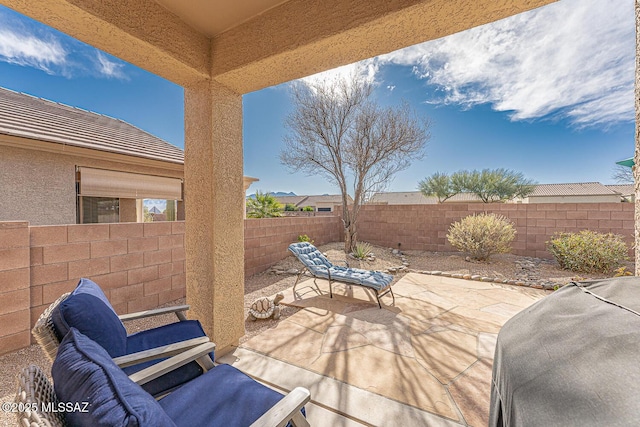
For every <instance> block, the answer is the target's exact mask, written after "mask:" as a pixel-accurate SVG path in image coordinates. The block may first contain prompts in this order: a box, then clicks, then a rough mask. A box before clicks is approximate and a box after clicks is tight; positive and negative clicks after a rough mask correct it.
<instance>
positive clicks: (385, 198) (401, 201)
mask: <svg viewBox="0 0 640 427" xmlns="http://www.w3.org/2000/svg"><path fill="white" fill-rule="evenodd" d="M633 200H635V197H634V188H633V185H603V184H600V183H599V182H579V183H570V184H540V185H536V187H535V190H534V191H533V193H532V194H531V195H529V196H528V197H525V198H524V199H522V200H514V201H512V202H510V203H598V202H600V203H603V202H604V203H619V202H628V201H633ZM456 202H458V203H459V202H463V203H471V202H482V200H480V199H479V198H478V197H477V196H475V195H474V194H471V193H461V194H456V195H455V196H453V197H451V198H450V199H447V200H446V201H445V202H444V203H456ZM369 203H376V204H388V205H433V204H437V203H438V198H437V197H434V196H430V197H426V196H425V195H423V194H422V193H421V192H420V191H405V192H388V193H387V192H380V193H376V194H374V195H373V197H372V198H371V200H370V201H369Z"/></svg>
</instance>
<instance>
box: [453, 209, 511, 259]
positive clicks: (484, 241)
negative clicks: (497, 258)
mask: <svg viewBox="0 0 640 427" xmlns="http://www.w3.org/2000/svg"><path fill="white" fill-rule="evenodd" d="M515 237H516V230H515V228H513V225H512V224H511V222H510V221H509V220H508V219H507V218H506V217H504V216H502V215H496V214H492V213H490V214H487V213H481V214H478V215H469V216H467V217H465V218H462V219H461V220H460V221H457V222H454V223H453V224H452V225H451V227H449V232H448V234H447V239H448V240H449V243H451V245H452V246H453V247H454V248H456V249H457V250H459V251H461V252H467V253H469V254H470V255H471V256H472V257H473V258H474V259H477V260H481V261H482V260H486V259H488V258H489V257H490V256H491V255H492V254H501V253H506V252H509V251H511V242H512V241H513V239H514V238H515Z"/></svg>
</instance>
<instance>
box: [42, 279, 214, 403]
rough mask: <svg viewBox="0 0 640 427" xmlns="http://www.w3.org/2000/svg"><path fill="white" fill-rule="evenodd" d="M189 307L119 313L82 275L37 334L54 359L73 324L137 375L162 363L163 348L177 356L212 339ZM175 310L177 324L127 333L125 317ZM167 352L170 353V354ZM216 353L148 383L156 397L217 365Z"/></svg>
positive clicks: (54, 305)
mask: <svg viewBox="0 0 640 427" xmlns="http://www.w3.org/2000/svg"><path fill="white" fill-rule="evenodd" d="M188 308H189V306H185V305H183V306H177V307H168V308H162V309H157V310H148V311H144V312H140V313H132V314H126V315H122V316H118V315H117V314H116V312H115V311H114V310H113V307H112V306H111V304H110V303H109V300H108V299H107V297H106V296H105V294H104V292H102V289H100V287H99V286H98V285H97V284H96V283H94V282H93V281H91V280H89V279H84V278H83V279H80V282H79V283H78V285H77V287H76V289H75V290H74V291H73V292H71V293H70V294H65V295H62V296H61V297H60V298H58V300H56V301H55V302H53V303H52V304H51V305H50V306H49V307H48V308H47V309H46V310H45V311H44V313H42V315H41V316H40V318H39V319H38V320H37V322H36V324H35V326H34V327H33V330H32V333H33V335H34V337H35V338H36V341H37V342H38V344H40V346H41V347H42V349H43V350H44V351H45V353H46V354H47V356H49V358H50V359H51V360H52V361H53V360H54V359H55V358H56V354H57V351H58V346H59V344H60V342H61V341H62V339H63V338H64V337H65V335H66V334H67V333H68V332H69V330H70V329H71V328H76V329H78V330H79V331H80V332H81V333H83V334H84V335H86V336H88V337H89V338H91V339H92V340H93V341H95V342H97V343H98V344H99V345H101V346H102V347H103V348H104V349H105V350H106V351H107V353H109V355H110V356H111V357H112V358H114V360H115V363H117V364H118V365H119V366H120V367H121V368H122V369H123V370H124V372H125V373H127V374H129V375H130V374H133V373H135V372H138V371H140V370H142V369H144V368H147V367H149V366H151V365H153V364H156V363H158V362H160V359H159V358H158V356H157V353H158V352H161V353H163V352H167V351H169V352H170V353H171V354H168V355H175V354H178V353H180V352H183V351H187V350H189V349H191V348H193V347H196V346H198V345H200V344H203V343H208V342H209V341H210V340H209V338H208V337H207V336H206V334H205V332H204V330H203V329H202V325H200V322H198V321H197V320H187V319H186V317H185V316H184V311H185V310H187V309H188ZM164 313H175V314H176V316H177V317H178V320H180V321H178V322H175V323H170V324H167V325H163V326H160V327H157V328H153V329H148V330H145V331H141V332H137V333H135V334H131V335H127V332H126V329H125V327H124V325H123V323H122V321H123V320H124V321H126V320H133V319H139V318H143V317H149V316H152V315H158V314H164ZM166 357H167V355H165V358H166ZM213 360H214V354H213V351H211V354H209V355H205V356H202V357H200V358H199V359H198V361H197V362H195V361H194V362H191V363H188V364H186V365H184V366H181V367H180V368H178V369H175V370H173V371H171V372H169V373H167V374H166V375H163V376H161V377H159V378H156V379H154V380H153V381H150V382H148V383H146V384H144V386H143V387H144V389H145V390H147V391H148V392H149V393H151V394H152V395H154V396H159V395H162V394H164V393H166V392H168V391H171V390H172V389H173V388H175V387H177V386H179V385H181V384H183V383H185V382H187V381H190V380H192V379H194V378H196V377H198V376H200V375H202V373H203V372H204V371H206V370H209V369H211V368H213V366H214V363H213Z"/></svg>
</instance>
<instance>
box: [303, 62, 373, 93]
mask: <svg viewBox="0 0 640 427" xmlns="http://www.w3.org/2000/svg"><path fill="white" fill-rule="evenodd" d="M379 68H380V61H378V59H377V58H372V59H365V60H364V61H360V62H354V63H353V64H348V65H344V66H342V67H338V68H334V69H332V70H327V71H323V72H321V73H317V74H313V75H311V76H308V77H304V78H302V79H300V80H301V81H302V82H304V83H306V84H307V85H309V86H313V85H315V84H319V83H327V84H331V83H333V82H335V81H336V80H339V79H344V78H351V77H352V76H355V78H356V79H357V80H364V81H367V82H375V79H376V74H377V73H378V70H379Z"/></svg>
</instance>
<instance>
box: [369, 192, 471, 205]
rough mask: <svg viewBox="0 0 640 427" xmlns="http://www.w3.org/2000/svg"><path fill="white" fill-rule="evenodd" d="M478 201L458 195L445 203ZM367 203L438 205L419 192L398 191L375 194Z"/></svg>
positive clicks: (431, 197) (431, 198)
mask: <svg viewBox="0 0 640 427" xmlns="http://www.w3.org/2000/svg"><path fill="white" fill-rule="evenodd" d="M479 201H480V199H479V198H478V197H477V196H476V195H474V194H471V193H460V194H456V195H455V196H453V197H451V198H450V199H447V200H446V201H445V203H452V202H479ZM369 203H387V204H389V205H434V204H436V203H438V198H437V197H433V196H430V197H426V196H425V195H423V194H422V193H421V192H420V191H398V192H388V193H387V192H381V193H376V194H374V195H373V197H372V198H371V201H370V202H369Z"/></svg>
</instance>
